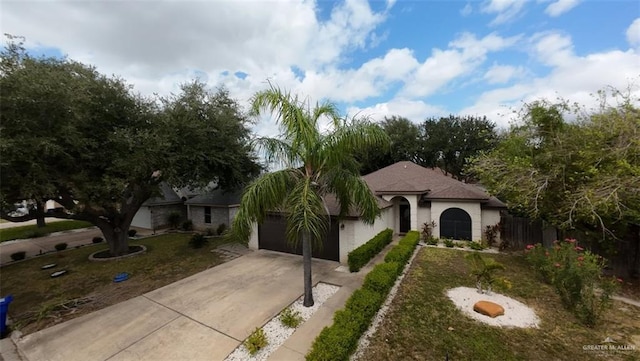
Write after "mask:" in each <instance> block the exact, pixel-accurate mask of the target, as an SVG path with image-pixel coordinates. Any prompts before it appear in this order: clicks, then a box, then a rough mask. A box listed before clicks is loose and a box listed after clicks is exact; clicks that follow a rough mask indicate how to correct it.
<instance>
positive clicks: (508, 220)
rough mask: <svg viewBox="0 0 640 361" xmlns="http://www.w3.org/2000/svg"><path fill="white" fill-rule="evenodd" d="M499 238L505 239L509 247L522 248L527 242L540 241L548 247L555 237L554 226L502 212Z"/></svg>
mask: <svg viewBox="0 0 640 361" xmlns="http://www.w3.org/2000/svg"><path fill="white" fill-rule="evenodd" d="M500 224H501V228H500V239H502V240H504V241H507V242H508V244H509V248H510V249H514V250H519V249H524V248H525V247H526V246H527V245H528V244H536V243H542V244H543V245H544V246H545V247H550V246H551V245H552V244H553V241H555V240H556V239H557V231H556V229H555V227H551V226H548V225H546V224H545V222H543V221H541V220H535V219H529V218H525V217H516V216H512V215H510V214H502V216H501V217H500Z"/></svg>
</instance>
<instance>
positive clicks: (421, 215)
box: [417, 207, 438, 232]
mask: <svg viewBox="0 0 640 361" xmlns="http://www.w3.org/2000/svg"><path fill="white" fill-rule="evenodd" d="M430 222H431V207H418V229H417V231H420V232H421V231H422V225H423V224H424V223H430ZM436 223H438V222H436Z"/></svg>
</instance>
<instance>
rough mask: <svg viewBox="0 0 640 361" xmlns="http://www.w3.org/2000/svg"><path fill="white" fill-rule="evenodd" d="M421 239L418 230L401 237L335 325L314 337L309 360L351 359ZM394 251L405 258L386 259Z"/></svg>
mask: <svg viewBox="0 0 640 361" xmlns="http://www.w3.org/2000/svg"><path fill="white" fill-rule="evenodd" d="M384 232H386V231H384ZM413 233H415V235H414V234H413ZM381 234H382V233H381ZM376 237H377V236H376ZM374 238H375V237H374ZM414 238H415V239H414ZM419 240H420V239H419V234H418V233H417V232H409V234H407V235H406V236H405V237H404V238H403V239H401V240H400V244H399V245H397V246H395V247H393V249H391V251H389V253H387V257H385V263H381V264H379V265H377V266H375V267H374V268H373V270H372V271H371V272H369V274H367V277H365V279H364V283H363V285H362V287H361V288H359V289H357V290H356V291H355V292H353V294H352V295H351V297H349V299H348V300H347V303H346V304H345V308H344V309H342V310H339V311H337V312H336V313H335V315H334V316H333V325H331V326H330V327H325V328H324V329H323V330H322V332H320V335H318V337H316V339H315V341H313V345H312V346H311V351H309V353H308V354H307V355H306V360H308V361H343V360H344V361H346V360H349V356H351V354H352V353H353V352H354V351H355V350H356V348H357V347H358V341H359V340H360V337H361V336H362V334H364V333H365V331H366V330H367V328H369V325H370V324H371V320H373V317H374V316H375V315H376V313H377V312H378V310H379V309H380V307H381V306H382V303H383V302H384V301H385V299H386V297H387V294H388V293H389V290H391V287H393V284H394V283H395V281H396V279H397V278H398V276H399V275H400V273H402V270H403V269H404V265H405V264H406V263H407V261H408V260H409V258H410V257H411V254H412V253H413V250H414V249H415V247H416V245H417V244H418V242H419ZM396 250H397V251H396ZM391 252H395V255H394V256H391V257H390V258H399V259H401V260H403V261H402V262H397V261H394V260H391V261H389V260H387V258H389V254H390V253H391ZM407 252H408V253H409V255H408V256H406V253H407ZM405 257H406V259H405ZM367 262H368V260H367ZM365 263H366V262H365ZM350 266H351V264H350Z"/></svg>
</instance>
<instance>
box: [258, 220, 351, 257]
mask: <svg viewBox="0 0 640 361" xmlns="http://www.w3.org/2000/svg"><path fill="white" fill-rule="evenodd" d="M286 229H287V223H286V220H285V219H284V217H282V216H277V215H269V216H267V218H266V219H265V221H264V222H263V223H262V224H261V225H259V226H258V248H260V249H268V250H271V251H278V252H286V253H293V254H300V255H301V254H302V242H298V246H297V247H296V249H293V248H292V247H291V246H289V244H288V243H287V239H286ZM339 240H340V230H339V229H338V221H337V220H336V219H333V218H332V219H331V228H330V229H329V230H328V232H327V235H326V236H325V239H324V242H323V244H322V249H313V252H312V255H313V257H315V258H322V259H328V260H331V261H339V260H340V247H339V243H338V242H339Z"/></svg>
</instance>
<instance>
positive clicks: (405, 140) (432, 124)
mask: <svg viewBox="0 0 640 361" xmlns="http://www.w3.org/2000/svg"><path fill="white" fill-rule="evenodd" d="M380 126H381V127H382V128H383V129H384V130H385V132H386V133H387V135H388V136H389V138H390V139H391V147H390V149H389V151H388V152H381V151H380V150H379V149H368V150H366V151H365V152H363V153H362V154H359V155H358V159H359V160H360V162H361V163H362V169H361V172H362V173H363V174H367V173H371V172H373V171H375V170H378V169H380V168H384V167H386V166H388V165H391V164H394V163H396V162H399V161H407V160H408V161H412V162H414V163H416V164H419V165H421V166H424V167H431V168H433V167H439V168H440V169H442V170H443V171H444V172H445V173H447V174H449V175H451V176H452V177H454V178H456V179H459V180H469V175H468V174H466V173H465V172H464V170H465V167H466V166H467V164H468V160H469V159H470V158H471V157H473V156H476V155H478V154H479V153H480V152H484V151H488V150H491V149H493V147H495V145H496V144H497V141H498V134H497V132H496V130H495V125H494V124H493V123H492V122H490V121H489V120H487V119H486V118H485V117H482V118H480V117H471V116H466V117H460V116H454V115H450V116H449V117H441V118H428V119H426V120H425V121H424V122H423V123H421V124H416V123H413V122H412V121H410V120H409V119H407V118H403V117H397V116H392V117H389V118H385V119H384V120H383V121H382V122H381V123H380Z"/></svg>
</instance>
